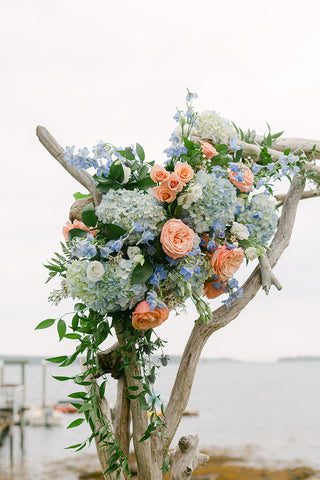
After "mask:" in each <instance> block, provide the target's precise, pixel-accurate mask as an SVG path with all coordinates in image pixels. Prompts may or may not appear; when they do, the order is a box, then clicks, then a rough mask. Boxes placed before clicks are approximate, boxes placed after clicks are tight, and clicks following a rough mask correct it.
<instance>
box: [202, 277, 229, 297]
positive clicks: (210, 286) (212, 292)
mask: <svg viewBox="0 0 320 480" xmlns="http://www.w3.org/2000/svg"><path fill="white" fill-rule="evenodd" d="M226 287H227V284H226V283H221V281H220V279H217V280H212V281H211V282H210V281H206V282H204V285H203V291H204V294H205V296H206V297H207V298H209V299H210V300H212V299H213V298H217V297H219V296H220V295H222V294H223V293H226Z"/></svg>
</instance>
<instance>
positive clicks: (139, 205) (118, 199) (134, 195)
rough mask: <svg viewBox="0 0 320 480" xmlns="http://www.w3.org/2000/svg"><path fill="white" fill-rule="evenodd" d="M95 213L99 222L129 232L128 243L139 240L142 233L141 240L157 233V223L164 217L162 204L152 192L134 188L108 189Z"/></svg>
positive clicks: (145, 240) (149, 238)
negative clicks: (117, 226)
mask: <svg viewBox="0 0 320 480" xmlns="http://www.w3.org/2000/svg"><path fill="white" fill-rule="evenodd" d="M96 214H97V217H98V219H99V221H100V222H102V223H112V224H114V225H119V226H120V227H122V228H123V229H124V230H126V231H127V232H131V233H130V235H129V237H128V242H129V243H130V244H133V243H135V242H137V241H138V240H141V239H142V236H143V234H144V237H143V241H144V242H148V241H150V240H151V239H152V235H156V234H157V233H158V228H157V224H158V223H159V222H160V221H162V220H164V219H165V218H166V217H165V210H164V208H163V206H162V205H161V203H160V202H158V201H157V200H156V199H155V198H154V197H153V195H152V193H150V194H149V193H145V192H143V191H141V190H136V189H135V190H109V192H108V193H106V194H105V195H103V197H102V200H101V203H100V205H99V206H98V207H96ZM146 231H147V232H148V233H145V232H146Z"/></svg>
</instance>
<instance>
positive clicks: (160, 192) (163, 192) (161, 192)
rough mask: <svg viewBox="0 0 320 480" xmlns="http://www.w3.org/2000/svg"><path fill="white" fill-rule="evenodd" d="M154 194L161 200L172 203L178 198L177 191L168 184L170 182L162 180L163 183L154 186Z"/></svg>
mask: <svg viewBox="0 0 320 480" xmlns="http://www.w3.org/2000/svg"><path fill="white" fill-rule="evenodd" d="M152 191H153V196H154V197H155V198H156V199H157V200H159V202H167V203H171V202H173V201H174V200H175V199H176V196H177V195H176V192H174V191H173V190H171V188H169V186H168V182H162V183H161V185H158V186H157V187H153V189H152Z"/></svg>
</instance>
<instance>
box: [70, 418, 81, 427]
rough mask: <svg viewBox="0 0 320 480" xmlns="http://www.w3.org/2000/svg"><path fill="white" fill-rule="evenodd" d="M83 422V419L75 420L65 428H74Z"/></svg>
mask: <svg viewBox="0 0 320 480" xmlns="http://www.w3.org/2000/svg"><path fill="white" fill-rule="evenodd" d="M83 422H84V418H77V420H74V421H73V422H71V423H70V424H69V425H68V426H67V428H74V427H78V426H79V425H81V423H83Z"/></svg>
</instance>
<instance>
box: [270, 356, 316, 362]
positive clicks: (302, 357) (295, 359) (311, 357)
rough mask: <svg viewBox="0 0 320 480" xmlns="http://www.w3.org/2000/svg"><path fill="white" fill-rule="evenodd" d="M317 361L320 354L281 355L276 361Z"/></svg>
mask: <svg viewBox="0 0 320 480" xmlns="http://www.w3.org/2000/svg"><path fill="white" fill-rule="evenodd" d="M315 361H316V362H319V361H320V356H319V357H317V356H309V355H308V356H301V357H282V358H279V359H278V362H315Z"/></svg>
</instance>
